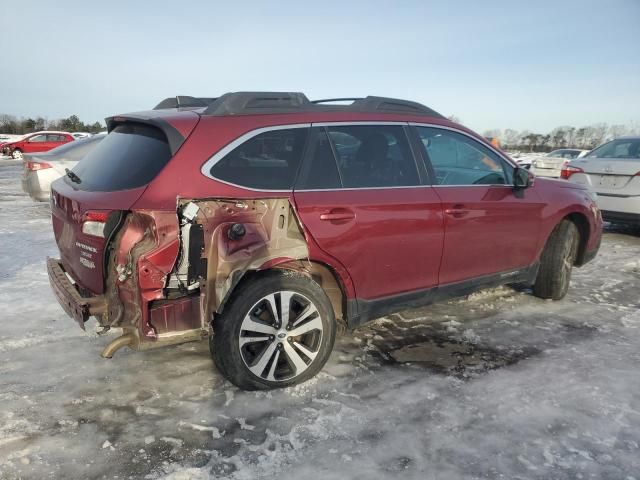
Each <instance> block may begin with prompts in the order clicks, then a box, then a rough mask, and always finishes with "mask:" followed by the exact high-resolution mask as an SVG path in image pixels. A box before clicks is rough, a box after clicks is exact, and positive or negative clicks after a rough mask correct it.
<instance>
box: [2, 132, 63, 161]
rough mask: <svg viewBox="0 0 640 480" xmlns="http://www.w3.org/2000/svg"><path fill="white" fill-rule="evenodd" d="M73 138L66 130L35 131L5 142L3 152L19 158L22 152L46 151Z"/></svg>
mask: <svg viewBox="0 0 640 480" xmlns="http://www.w3.org/2000/svg"><path fill="white" fill-rule="evenodd" d="M73 140H75V139H74V138H73V137H72V136H71V134H70V133H67V132H35V133H30V134H29V135H25V136H24V137H22V138H21V139H19V140H16V141H15V142H10V143H7V144H5V145H4V153H5V155H9V156H11V157H13V158H15V159H16V160H20V159H22V155H23V154H24V153H33V152H47V151H49V150H51V149H53V148H56V147H59V146H60V145H64V144H65V143H68V142H72V141H73Z"/></svg>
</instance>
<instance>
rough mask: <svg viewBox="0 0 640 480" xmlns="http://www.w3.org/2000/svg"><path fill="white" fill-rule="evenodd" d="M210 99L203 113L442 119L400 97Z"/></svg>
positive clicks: (241, 95)
mask: <svg viewBox="0 0 640 480" xmlns="http://www.w3.org/2000/svg"><path fill="white" fill-rule="evenodd" d="M176 98H193V97H176ZM167 100H170V99H167ZM171 100H173V99H171ZM196 100H200V99H196ZM211 100H212V101H211V102H210V103H209V104H208V105H207V108H206V110H205V111H204V112H203V115H215V116H221V115H255V114H268V113H297V112H320V111H324V112H332V111H347V112H364V113H366V112H369V113H372V112H376V113H404V114H407V113H408V114H415V115H424V116H429V117H437V118H444V116H443V115H441V114H439V113H438V112H436V111H435V110H433V109H431V108H429V107H426V106H424V105H422V104H421V103H417V102H412V101H409V100H400V99H397V98H387V97H375V96H368V97H364V98H362V97H344V98H327V99H320V100H313V101H310V100H309V99H308V98H307V96H306V95H305V94H304V93H300V92H230V93H225V94H224V95H222V96H220V97H218V98H216V99H211ZM346 101H351V102H353V103H351V104H348V105H330V104H331V103H335V102H346ZM165 108H171V107H165ZM174 108H175V107H174Z"/></svg>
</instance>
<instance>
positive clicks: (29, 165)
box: [24, 162, 53, 172]
mask: <svg viewBox="0 0 640 480" xmlns="http://www.w3.org/2000/svg"><path fill="white" fill-rule="evenodd" d="M24 168H26V169H27V170H29V171H31V172H37V171H38V170H45V169H47V168H53V167H52V166H51V165H49V164H48V163H46V162H25V164H24Z"/></svg>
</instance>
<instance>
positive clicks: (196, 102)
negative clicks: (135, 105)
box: [153, 95, 216, 110]
mask: <svg viewBox="0 0 640 480" xmlns="http://www.w3.org/2000/svg"><path fill="white" fill-rule="evenodd" d="M215 100H216V98H213V97H189V96H187V95H176V96H175V97H169V98H165V99H164V100H162V101H161V102H160V103H159V104H158V105H156V106H155V107H153V109H154V110H165V109H168V108H202V107H208V106H209V104H210V103H211V102H213V101H215Z"/></svg>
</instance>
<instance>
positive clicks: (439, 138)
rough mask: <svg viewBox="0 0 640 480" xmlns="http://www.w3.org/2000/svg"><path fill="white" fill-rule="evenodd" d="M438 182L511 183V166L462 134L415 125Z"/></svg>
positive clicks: (448, 183)
mask: <svg viewBox="0 0 640 480" xmlns="http://www.w3.org/2000/svg"><path fill="white" fill-rule="evenodd" d="M416 130H417V132H418V135H419V137H420V140H421V143H422V145H423V146H424V148H425V150H426V152H427V156H428V158H429V160H430V162H431V166H432V167H433V170H434V173H435V177H436V183H437V184H438V185H505V184H511V183H512V180H511V177H512V175H513V172H512V167H511V166H509V165H506V164H505V162H504V161H503V160H502V159H501V158H500V157H499V156H498V155H497V154H496V153H494V152H492V151H491V150H489V149H488V148H487V147H485V146H484V145H482V144H481V143H480V142H477V141H476V140H473V139H471V138H469V137H467V136H466V135H463V134H461V133H457V132H452V131H450V130H444V129H439V128H432V127H416Z"/></svg>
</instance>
